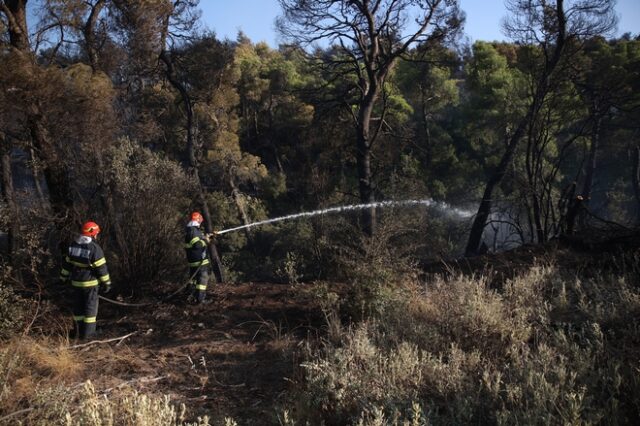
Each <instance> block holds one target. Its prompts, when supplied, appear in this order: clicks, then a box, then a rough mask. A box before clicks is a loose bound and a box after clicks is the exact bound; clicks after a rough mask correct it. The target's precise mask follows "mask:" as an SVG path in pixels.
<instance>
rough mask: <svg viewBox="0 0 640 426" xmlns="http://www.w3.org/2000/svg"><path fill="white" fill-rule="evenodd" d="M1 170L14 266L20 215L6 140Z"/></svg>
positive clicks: (1, 142) (2, 144)
mask: <svg viewBox="0 0 640 426" xmlns="http://www.w3.org/2000/svg"><path fill="white" fill-rule="evenodd" d="M0 156H1V162H0V168H1V169H2V197H3V198H4V200H5V202H6V203H7V208H8V213H9V223H8V227H7V240H8V241H7V250H8V255H9V263H10V264H11V265H12V266H14V267H15V266H17V265H16V264H15V261H16V258H15V255H16V251H17V248H18V247H17V239H18V233H19V229H20V227H19V223H18V220H19V217H20V216H19V214H18V206H17V203H16V198H15V191H14V188H13V173H12V171H11V147H10V146H9V143H8V141H7V140H6V139H4V138H2V139H0Z"/></svg>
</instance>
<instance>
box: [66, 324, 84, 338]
mask: <svg viewBox="0 0 640 426" xmlns="http://www.w3.org/2000/svg"><path fill="white" fill-rule="evenodd" d="M83 332H84V321H74V322H73V328H72V329H71V331H70V332H69V338H70V339H80V338H81V337H82V333H83Z"/></svg>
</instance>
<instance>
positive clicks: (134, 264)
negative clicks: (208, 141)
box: [108, 139, 195, 289]
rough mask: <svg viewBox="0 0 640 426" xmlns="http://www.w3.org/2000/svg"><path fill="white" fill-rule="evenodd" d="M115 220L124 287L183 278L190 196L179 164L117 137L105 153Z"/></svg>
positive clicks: (187, 180) (189, 182) (191, 190)
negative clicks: (118, 231) (184, 240)
mask: <svg viewBox="0 0 640 426" xmlns="http://www.w3.org/2000/svg"><path fill="white" fill-rule="evenodd" d="M108 167H109V170H110V178H109V179H110V182H111V185H112V186H113V188H112V190H113V191H112V192H113V202H114V207H115V210H116V216H117V217H116V219H117V221H118V222H119V223H120V224H121V228H122V230H123V231H124V233H125V234H126V235H123V236H122V237H123V238H125V240H124V241H121V243H118V249H119V253H118V258H117V259H113V262H112V261H111V260H112V259H109V260H110V264H116V265H118V266H119V270H120V274H119V275H120V276H121V277H122V278H123V283H124V284H125V285H129V286H131V287H132V288H133V289H136V288H138V287H139V284H140V283H146V282H151V281H153V280H157V279H167V278H169V277H173V278H175V277H177V276H182V275H183V273H184V272H185V259H184V251H183V247H182V243H183V238H184V236H183V228H182V227H183V225H184V218H185V215H186V212H188V211H189V208H190V206H191V204H192V198H193V194H194V193H195V190H194V184H193V181H192V180H191V179H190V178H189V177H188V176H187V175H186V173H185V172H184V171H183V169H182V168H181V167H180V165H179V164H177V163H175V162H173V161H170V160H167V159H164V158H162V157H161V156H160V155H158V154H156V153H153V152H152V151H150V150H148V149H146V148H143V147H141V146H139V145H138V144H137V143H135V142H133V141H130V140H129V139H120V140H119V141H118V143H117V144H116V145H115V146H113V147H112V148H111V150H110V151H109V153H108Z"/></svg>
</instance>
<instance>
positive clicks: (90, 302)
mask: <svg viewBox="0 0 640 426" xmlns="http://www.w3.org/2000/svg"><path fill="white" fill-rule="evenodd" d="M97 316H98V286H97V285H96V286H93V287H74V288H73V320H74V321H75V324H76V336H78V337H80V338H81V339H90V338H92V337H94V336H95V334H96V317H97Z"/></svg>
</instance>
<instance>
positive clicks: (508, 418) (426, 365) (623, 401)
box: [298, 266, 640, 425]
mask: <svg viewBox="0 0 640 426" xmlns="http://www.w3.org/2000/svg"><path fill="white" fill-rule="evenodd" d="M634 270H635V269H634ZM629 278H630V276H620V275H618V276H596V277H590V278H581V277H576V276H575V275H574V274H573V273H569V272H566V271H560V270H558V268H557V267H553V266H536V267H533V268H531V269H530V270H528V271H526V272H525V273H523V274H521V275H520V276H518V277H516V278H514V279H512V280H510V281H508V282H507V283H506V285H505V287H504V289H503V290H502V291H501V292H498V291H496V290H493V289H491V288H489V287H488V286H487V284H486V282H487V280H486V279H485V278H470V277H463V276H459V277H455V278H451V279H448V280H444V279H442V278H434V279H433V280H431V281H430V282H427V283H426V284H421V283H418V282H416V281H407V280H405V281H403V283H402V284H397V285H396V286H389V287H390V288H392V289H393V291H392V297H390V298H389V299H388V305H387V308H386V309H385V311H384V313H385V314H384V315H383V316H379V317H377V319H375V320H371V319H370V320H367V321H365V322H363V323H361V324H360V325H358V326H357V327H354V328H351V329H347V330H346V331H344V329H342V330H343V331H342V337H341V338H340V339H336V338H335V337H334V338H332V339H331V340H327V341H325V342H324V343H323V344H322V345H321V346H320V347H318V348H311V349H309V352H308V354H307V361H306V362H305V363H304V364H303V365H302V368H303V372H304V378H303V380H301V381H300V383H299V385H300V386H301V388H302V390H303V391H302V392H301V393H300V394H301V395H302V396H303V399H302V400H303V403H302V404H301V405H300V406H299V407H298V414H299V416H300V418H301V419H303V420H305V419H306V420H309V419H314V418H319V417H321V418H326V419H328V422H329V423H339V424H372V425H373V424H376V425H377V424H406V423H407V422H409V421H410V420H412V419H411V417H410V416H409V415H408V414H407V413H409V412H410V409H411V407H410V406H409V405H408V404H409V402H411V401H414V402H415V403H416V404H418V406H420V407H422V409H423V410H424V419H423V420H420V421H423V423H426V422H428V423H429V424H468V423H480V424H484V423H490V424H559V423H563V424H579V423H580V424H581V423H585V424H594V423H601V422H606V423H612V424H630V423H632V421H633V420H632V419H634V418H637V417H638V414H639V412H640V406H639V404H638V402H637V401H639V400H640V386H639V383H640V379H638V370H637V369H638V364H637V356H636V355H635V354H637V353H638V352H639V351H640V343H639V342H640V323H639V321H640V320H638V318H639V315H638V313H639V312H640V289H638V287H637V286H636V285H635V283H634V284H631V281H629ZM333 329H335V327H333ZM336 330H337V329H336ZM337 331H339V330H337ZM334 333H335V330H334Z"/></svg>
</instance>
